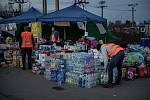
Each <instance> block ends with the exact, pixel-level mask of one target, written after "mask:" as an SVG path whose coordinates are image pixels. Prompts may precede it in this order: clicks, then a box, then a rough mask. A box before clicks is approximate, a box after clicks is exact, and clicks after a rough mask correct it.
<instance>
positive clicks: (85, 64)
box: [64, 52, 100, 88]
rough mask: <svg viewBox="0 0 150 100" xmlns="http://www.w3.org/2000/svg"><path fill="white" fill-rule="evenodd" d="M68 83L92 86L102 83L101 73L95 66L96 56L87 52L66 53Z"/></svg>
mask: <svg viewBox="0 0 150 100" xmlns="http://www.w3.org/2000/svg"><path fill="white" fill-rule="evenodd" d="M64 58H65V59H66V61H67V66H66V70H67V73H66V83H69V84H73V85H78V86H80V87H87V88H91V87H94V86H96V85H98V84H100V73H99V72H98V71H97V70H98V68H95V65H94V63H95V62H94V58H93V56H92V55H91V54H89V53H86V52H79V53H66V54H65V55H64Z"/></svg>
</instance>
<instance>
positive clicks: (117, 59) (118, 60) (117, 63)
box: [108, 51, 124, 84]
mask: <svg viewBox="0 0 150 100" xmlns="http://www.w3.org/2000/svg"><path fill="white" fill-rule="evenodd" d="M123 59H124V51H120V52H119V53H118V54H117V55H115V56H113V57H112V58H111V61H110V63H109V65H108V84H112V81H113V68H114V67H117V71H118V77H117V80H116V82H117V83H120V81H121V77H122V70H121V66H122V62H123Z"/></svg>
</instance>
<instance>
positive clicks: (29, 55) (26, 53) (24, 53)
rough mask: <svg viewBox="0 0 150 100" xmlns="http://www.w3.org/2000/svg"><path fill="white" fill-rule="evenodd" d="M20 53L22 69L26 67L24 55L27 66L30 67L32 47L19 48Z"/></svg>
mask: <svg viewBox="0 0 150 100" xmlns="http://www.w3.org/2000/svg"><path fill="white" fill-rule="evenodd" d="M21 53H22V63H23V69H25V67H26V55H27V56H28V68H29V69H31V68H32V59H31V57H32V49H31V48H23V49H21Z"/></svg>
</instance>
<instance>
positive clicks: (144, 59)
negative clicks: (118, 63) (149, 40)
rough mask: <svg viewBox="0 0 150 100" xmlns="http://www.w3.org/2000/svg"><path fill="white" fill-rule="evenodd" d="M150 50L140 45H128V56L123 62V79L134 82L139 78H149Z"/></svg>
mask: <svg viewBox="0 0 150 100" xmlns="http://www.w3.org/2000/svg"><path fill="white" fill-rule="evenodd" d="M149 58H150V49H149V48H148V47H143V46H140V45H128V48H127V54H126V57H125V59H124V61H123V67H124V68H123V70H122V71H123V78H125V79H128V80H134V79H135V78H137V76H138V77H146V76H149V73H150V71H149V70H150V68H149V66H148V65H149V62H150V59H149Z"/></svg>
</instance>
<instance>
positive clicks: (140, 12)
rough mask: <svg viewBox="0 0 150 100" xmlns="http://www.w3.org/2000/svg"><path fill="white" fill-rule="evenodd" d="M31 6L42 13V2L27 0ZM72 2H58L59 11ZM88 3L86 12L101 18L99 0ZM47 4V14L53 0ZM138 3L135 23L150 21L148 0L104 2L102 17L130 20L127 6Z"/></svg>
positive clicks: (25, 6)
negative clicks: (105, 6)
mask: <svg viewBox="0 0 150 100" xmlns="http://www.w3.org/2000/svg"><path fill="white" fill-rule="evenodd" d="M0 1H1V2H0V4H1V5H3V6H4V5H5V4H6V3H7V0H0ZM29 1H30V4H31V6H34V7H35V8H37V9H39V10H40V11H42V1H43V0H29ZM73 1H74V0H60V9H62V8H64V7H67V6H70V5H72V4H73ZM87 1H89V2H90V3H89V4H88V5H87V6H86V10H88V11H90V12H92V13H94V14H97V15H99V16H101V9H100V8H96V6H98V2H99V1H100V0H87ZM47 2H48V12H50V11H53V10H55V0H47ZM131 3H138V4H139V5H138V6H136V7H135V9H136V12H135V21H138V22H142V21H144V20H150V11H148V10H149V9H150V0H106V5H107V6H108V7H107V8H105V9H104V17H105V18H107V19H108V21H115V20H123V21H125V20H131V11H128V10H131V7H129V6H128V4H131ZM28 8H29V3H28V4H25V5H24V9H28Z"/></svg>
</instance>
